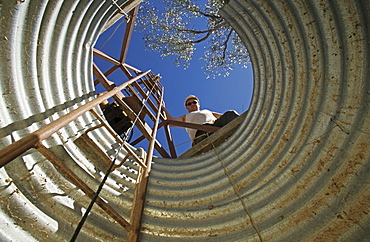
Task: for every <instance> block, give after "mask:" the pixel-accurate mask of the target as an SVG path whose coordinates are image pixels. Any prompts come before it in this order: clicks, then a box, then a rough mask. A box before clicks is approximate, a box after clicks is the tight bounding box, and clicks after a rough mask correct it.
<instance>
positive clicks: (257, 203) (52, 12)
mask: <svg viewBox="0 0 370 242" xmlns="http://www.w3.org/2000/svg"><path fill="white" fill-rule="evenodd" d="M125 3H127V4H128V3H129V1H117V4H119V5H120V6H124V4H125ZM122 8H123V7H122ZM123 9H124V8H123ZM0 11H1V14H0V16H1V17H0V18H1V22H0V28H1V36H0V38H1V39H0V41H1V45H0V46H1V47H0V57H1V60H2V61H1V62H0V80H1V81H0V89H1V94H2V95H1V96H0V99H1V100H0V121H1V122H0V125H1V126H0V138H1V143H0V148H1V149H2V148H4V147H6V146H8V145H10V144H11V143H13V142H15V141H17V140H20V139H21V138H22V137H25V136H26V135H28V134H30V133H32V132H34V131H36V130H38V129H39V128H41V127H43V126H45V125H47V124H49V123H50V122H52V121H54V120H57V119H58V118H59V117H62V116H64V115H65V114H67V113H69V112H71V111H73V110H75V109H76V108H78V107H80V106H82V105H83V104H85V103H87V102H88V101H90V100H92V99H94V98H95V92H94V79H93V74H92V73H93V67H92V59H93V57H92V56H93V46H94V43H95V42H96V40H97V38H98V36H99V33H100V32H101V31H102V30H103V28H104V26H105V23H106V22H107V21H108V20H109V19H110V17H111V16H114V15H115V13H116V12H117V7H116V6H115V5H114V4H113V3H112V1H108V0H106V1H100V0H94V1H77V0H73V1H72V0H68V1H62V0H53V1H48V0H44V1H41V0H40V1H37V0H36V1H27V0H26V1H1V3H0ZM125 12H127V13H128V12H129V11H126V10H125ZM220 13H221V15H222V16H223V17H224V18H225V19H226V20H227V21H228V22H229V23H230V24H231V25H232V26H233V28H234V29H235V30H236V31H237V32H238V34H239V36H240V37H241V39H242V40H243V42H244V43H245V45H246V47H247V49H248V50H249V53H250V56H251V60H252V64H253V71H254V94H253V100H252V103H251V106H250V109H249V112H248V114H247V115H246V117H245V120H244V121H243V122H242V123H241V125H240V127H239V128H238V129H237V130H236V132H235V133H234V135H233V136H231V137H230V138H229V139H228V140H227V141H226V142H224V143H223V144H221V145H220V146H218V147H216V152H215V151H212V150H211V151H209V152H207V153H204V154H201V155H198V156H196V157H192V158H184V159H176V160H174V159H163V158H155V157H154V158H153V163H152V166H151V170H150V179H149V181H148V186H147V197H146V200H145V205H144V210H143V220H142V222H143V224H142V227H141V231H140V240H141V241H166V240H167V241H189V240H192V241H206V240H207V241H259V240H264V241H271V240H277V241H302V240H305V241H366V240H369V238H370V235H369V231H370V222H369V221H370V217H369V213H370V211H369V210H370V208H369V204H370V182H369V172H370V162H369V161H370V144H369V143H370V113H369V109H370V105H369V103H370V82H369V79H370V65H369V56H370V53H369V50H370V2H369V1H368V0H337V1H330V0H321V1H319V0H313V1H293V0H284V1H280V0H259V1H255V0H230V1H228V4H227V5H225V6H224V7H223V8H222V10H221V12H220ZM139 68H140V67H139ZM156 71H158V72H160V70H156ZM96 112H97V113H98V114H99V115H102V112H101V110H99V109H96ZM99 124H100V121H99V120H98V119H97V118H96V117H95V116H94V115H93V114H92V113H91V112H87V113H85V114H84V115H82V116H81V117H79V118H77V119H76V121H74V122H72V123H70V124H68V125H67V126H66V127H64V128H62V129H60V130H59V131H58V132H56V133H55V134H53V135H52V136H51V137H49V138H47V139H46V140H44V142H43V145H44V146H45V147H46V148H48V150H50V151H51V152H52V153H53V154H54V155H55V156H56V157H57V158H58V160H60V161H62V163H63V165H64V166H66V167H68V168H69V169H70V170H72V171H73V173H74V174H75V175H76V176H77V177H78V178H79V179H81V180H82V181H83V182H84V184H86V185H88V186H89V187H90V188H91V189H92V190H94V191H95V190H96V188H97V187H98V186H99V183H100V181H101V180H102V178H103V176H104V170H102V169H103V168H104V167H105V165H104V164H102V163H101V160H100V158H101V159H104V155H106V156H108V157H110V158H112V157H113V156H114V155H115V151H116V150H117V148H118V147H119V142H118V141H117V140H116V137H115V136H114V135H112V134H111V133H110V132H109V131H108V130H107V129H106V128H104V127H101V128H97V129H93V130H91V131H89V139H92V140H93V141H94V144H95V147H98V148H95V149H92V148H91V147H80V146H79V145H78V144H80V143H79V141H81V140H80V139H79V138H80V137H82V135H83V134H84V133H85V131H86V130H88V129H90V128H92V127H95V126H97V125H99ZM82 148H84V149H85V150H83V149H82ZM97 149H99V150H101V151H102V152H103V153H98V152H96V150H97ZM86 152H87V153H88V155H87V154H86ZM135 153H136V154H137V155H138V156H139V155H140V153H141V151H138V150H137V151H135ZM126 154H127V152H125V151H122V152H121V153H120V154H119V159H120V160H123V159H125V157H126ZM98 158H99V159H98ZM140 172H142V171H140V170H139V165H138V164H137V162H135V161H134V160H133V159H131V158H130V160H129V161H128V162H125V163H123V165H122V166H121V167H117V168H116V169H115V170H114V171H113V172H112V174H111V176H110V177H109V179H107V182H106V185H105V186H104V188H103V190H102V191H101V194H100V196H101V198H102V200H103V201H104V202H106V203H107V204H108V205H109V206H110V207H111V208H112V209H113V210H114V211H116V212H117V213H118V214H119V215H120V217H122V218H123V219H125V220H126V221H129V220H130V216H131V214H130V211H131V207H132V204H133V201H134V190H135V184H136V182H137V178H138V175H139V173H140ZM69 179H70V178H68V177H66V176H64V175H63V173H62V172H61V171H59V170H58V169H57V168H56V167H55V166H54V165H53V164H52V163H51V161H49V160H47V159H45V158H44V156H42V155H41V154H40V153H39V152H38V151H36V150H34V149H32V150H30V151H28V152H26V153H24V154H23V155H22V156H20V157H18V158H16V159H15V160H14V161H12V162H11V163H9V164H7V165H6V166H5V167H3V168H1V169H0V188H1V189H0V192H1V193H0V194H1V203H0V204H1V210H0V220H1V222H0V240H1V241H20V240H22V241H44V240H50V241H67V240H69V239H70V237H71V235H72V234H73V231H74V228H75V227H76V225H77V224H78V222H79V221H80V219H81V215H82V214H83V213H84V211H86V207H87V206H88V204H89V202H90V198H89V197H88V196H86V194H85V193H83V192H82V191H81V190H80V189H79V188H78V187H76V186H75V185H74V184H73V183H72V182H71V180H69ZM243 204H244V205H243ZM245 208H247V210H248V212H249V213H250V216H248V214H247V212H246V209H245ZM251 219H253V222H252V220H251ZM122 221H123V220H122ZM256 228H257V229H258V230H257V229H256ZM257 231H259V232H257ZM127 234H128V233H127V231H126V230H125V229H124V228H122V226H121V225H119V224H118V222H117V221H115V220H114V219H113V218H112V217H111V216H109V215H108V214H107V213H106V212H105V211H103V210H102V209H101V208H99V206H94V207H93V209H92V212H91V215H90V216H89V217H88V219H87V221H86V223H85V225H84V227H83V229H82V231H81V233H80V234H79V237H78V241H102V240H104V241H119V240H124V239H125V238H127ZM259 234H260V235H261V237H259ZM261 238H262V239H261Z"/></svg>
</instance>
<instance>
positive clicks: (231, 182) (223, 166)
mask: <svg viewBox="0 0 370 242" xmlns="http://www.w3.org/2000/svg"><path fill="white" fill-rule="evenodd" d="M211 145H212V147H213V150H214V151H215V153H216V155H217V157H218V159H219V161H220V163H221V166H222V168H223V169H224V172H225V175H226V176H227V179H228V180H229V182H230V184H231V185H232V187H233V189H234V191H235V193H236V195H237V196H238V198H239V200H240V202H241V203H242V205H243V208H244V210H245V212H246V213H247V214H248V217H249V220H250V221H251V224H252V226H253V228H254V230H256V232H257V234H258V237H259V239H260V241H261V242H262V241H263V239H262V235H261V233H260V231H259V229H258V227H257V225H256V224H255V222H254V220H253V217H252V214H251V213H250V212H249V210H248V208H247V205H246V204H245V202H244V200H243V199H242V196H241V195H240V193H239V191H238V189H237V188H236V185H235V183H234V182H233V180H232V179H231V177H230V174H229V172H228V171H227V169H226V167H225V164H224V163H223V161H222V159H221V157H220V155H219V153H218V152H217V150H216V147H215V146H214V144H213V142H211Z"/></svg>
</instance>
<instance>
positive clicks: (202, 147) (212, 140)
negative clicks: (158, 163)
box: [179, 111, 248, 158]
mask: <svg viewBox="0 0 370 242" xmlns="http://www.w3.org/2000/svg"><path fill="white" fill-rule="evenodd" d="M247 113H248V111H247V112H245V113H243V114H242V115H240V116H239V117H237V118H236V119H234V120H233V121H231V122H230V123H228V124H227V125H225V126H224V127H222V128H221V129H220V130H219V131H217V132H215V133H214V134H212V135H211V136H209V137H208V138H206V139H204V140H202V141H201V142H199V143H198V144H196V145H194V146H193V147H192V148H191V149H189V150H187V151H186V152H185V153H183V154H182V155H180V156H179V158H188V157H192V156H196V155H200V154H202V153H205V152H207V151H209V150H211V149H213V147H217V146H218V145H220V144H221V143H223V142H224V141H225V140H226V139H227V138H229V137H230V136H231V135H232V134H233V133H234V132H235V130H236V129H237V128H238V127H239V125H240V124H241V123H242V122H243V120H245V117H246V116H247Z"/></svg>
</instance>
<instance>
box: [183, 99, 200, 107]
mask: <svg viewBox="0 0 370 242" xmlns="http://www.w3.org/2000/svg"><path fill="white" fill-rule="evenodd" d="M197 103H198V101H196V100H194V101H192V102H188V103H187V104H186V106H190V105H192V104H197Z"/></svg>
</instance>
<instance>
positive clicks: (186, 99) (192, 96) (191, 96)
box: [184, 95, 199, 106]
mask: <svg viewBox="0 0 370 242" xmlns="http://www.w3.org/2000/svg"><path fill="white" fill-rule="evenodd" d="M192 98H194V99H196V100H197V101H198V102H199V99H198V98H197V97H196V96H194V95H189V96H187V98H185V103H184V104H185V106H186V102H187V101H188V100H189V99H192Z"/></svg>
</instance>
